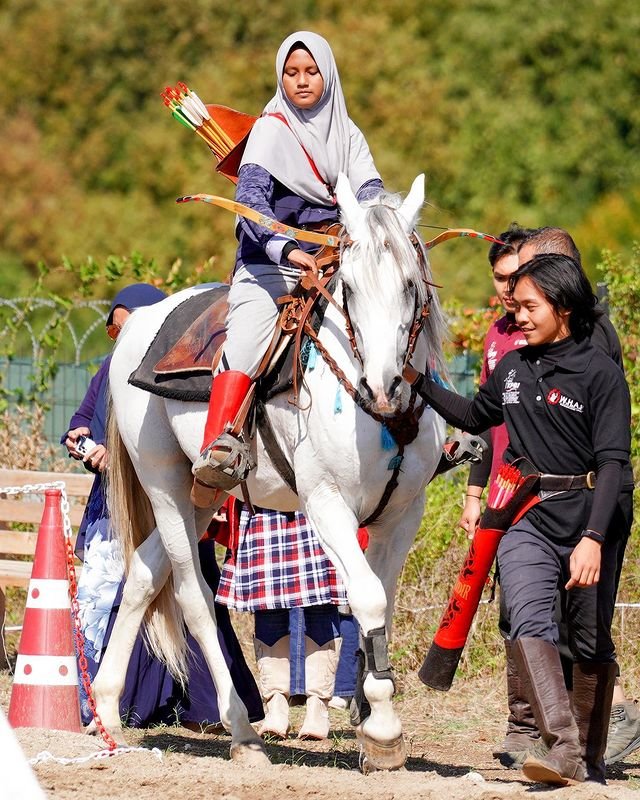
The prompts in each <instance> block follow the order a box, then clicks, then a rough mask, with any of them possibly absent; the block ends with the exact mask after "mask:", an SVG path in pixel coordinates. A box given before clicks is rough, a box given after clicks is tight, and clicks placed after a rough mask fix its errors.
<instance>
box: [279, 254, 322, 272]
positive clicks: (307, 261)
mask: <svg viewBox="0 0 640 800" xmlns="http://www.w3.org/2000/svg"><path fill="white" fill-rule="evenodd" d="M287 260H288V261H290V262H291V263H292V264H295V265H296V267H300V269H304V270H308V271H309V272H313V274H314V275H317V274H318V265H317V264H316V260H315V258H314V257H313V256H312V255H311V254H310V253H305V251H304V250H300V249H299V248H298V249H297V250H292V251H291V252H290V253H289V255H288V256H287Z"/></svg>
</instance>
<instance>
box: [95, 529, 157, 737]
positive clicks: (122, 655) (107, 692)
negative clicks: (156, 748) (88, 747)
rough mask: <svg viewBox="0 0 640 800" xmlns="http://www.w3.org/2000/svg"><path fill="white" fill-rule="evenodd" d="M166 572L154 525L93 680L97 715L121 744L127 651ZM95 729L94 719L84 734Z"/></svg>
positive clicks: (131, 574) (140, 551)
mask: <svg viewBox="0 0 640 800" xmlns="http://www.w3.org/2000/svg"><path fill="white" fill-rule="evenodd" d="M170 573H171V562H170V561H169V558H168V556H167V554H166V551H165V549H164V547H163V546H162V541H161V540H160V534H159V532H158V529H157V528H156V529H155V530H154V531H153V533H152V534H151V535H150V536H149V537H148V538H147V539H146V540H145V541H144V542H143V543H142V544H141V545H140V546H139V547H138V549H137V550H136V552H135V554H134V556H133V559H132V561H131V564H130V568H129V575H128V577H127V580H126V582H125V585H124V591H123V594H122V602H121V603H120V608H119V610H118V614H117V616H116V620H115V623H114V626H113V630H112V632H111V637H110V638H109V643H108V645H107V649H106V652H105V653H104V655H103V657H102V661H101V663H100V669H99V670H98V674H97V676H96V678H95V680H94V682H93V696H94V699H95V701H96V711H97V712H98V716H99V717H100V720H101V722H102V724H103V725H104V727H105V728H106V730H107V731H108V733H109V734H110V735H111V736H112V737H113V738H114V739H115V740H116V741H118V742H120V743H125V742H124V738H123V736H122V728H121V720H120V697H121V695H122V692H123V690H124V684H125V679H126V675H127V667H128V666H129V659H130V657H131V652H132V651H133V646H134V644H135V641H136V637H137V635H138V632H139V630H140V627H141V625H142V620H143V618H144V615H145V612H146V610H147V608H148V607H149V604H150V603H151V602H152V600H153V599H154V598H155V596H156V595H157V594H158V592H159V591H160V589H161V588H162V587H163V586H164V584H165V583H166V581H167V578H168V577H169V574H170ZM98 732H99V731H98V729H97V726H96V722H95V720H94V721H93V722H92V723H91V724H90V725H89V727H88V728H87V733H98Z"/></svg>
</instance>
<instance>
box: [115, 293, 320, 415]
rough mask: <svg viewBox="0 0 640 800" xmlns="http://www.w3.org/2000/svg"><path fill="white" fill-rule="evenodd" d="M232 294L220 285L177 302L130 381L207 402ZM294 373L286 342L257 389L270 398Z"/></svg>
mask: <svg viewBox="0 0 640 800" xmlns="http://www.w3.org/2000/svg"><path fill="white" fill-rule="evenodd" d="M228 294H229V286H228V285H227V284H218V285H217V286H214V287H213V288H211V289H206V290H205V291H202V292H198V294H195V295H192V296H191V297H188V298H187V299H186V300H185V301H184V302H182V303H181V304H180V305H179V306H176V308H174V309H173V310H172V311H171V313H170V314H168V315H167V318H166V319H165V321H164V322H163V323H162V326H161V328H160V330H159V331H158V333H157V334H156V336H155V338H154V339H153V341H152V342H151V344H150V345H149V348H148V349H147V352H146V353H145V355H144V357H143V359H142V361H141V363H140V366H139V367H137V369H135V370H134V371H133V372H132V373H131V375H130V376H129V383H130V384H132V385H133V386H137V387H138V388H139V389H143V390H144V391H147V392H150V393H151V394H156V395H159V396H160V397H166V398H170V399H173V400H183V401H194V402H202V403H206V402H207V401H208V400H209V395H210V394H211V365H212V362H213V359H214V357H215V356H216V353H218V351H219V350H220V347H221V346H222V344H223V343H224V341H225V338H226V336H225V330H224V324H225V318H226V314H227V308H228ZM316 325H317V326H318V327H319V319H318V321H317V322H316ZM305 360H306V359H305V358H304V356H303V361H305ZM292 376H293V350H292V348H291V347H288V348H286V349H285V350H284V351H283V352H282V353H281V355H280V356H279V357H278V358H277V359H275V363H274V364H272V366H271V368H270V371H269V375H268V376H263V377H262V378H261V379H260V385H259V392H258V393H259V394H260V395H261V396H262V397H263V399H265V400H266V399H268V398H269V397H273V396H274V395H276V394H279V393H280V392H284V391H287V390H288V389H289V388H290V387H291V384H292Z"/></svg>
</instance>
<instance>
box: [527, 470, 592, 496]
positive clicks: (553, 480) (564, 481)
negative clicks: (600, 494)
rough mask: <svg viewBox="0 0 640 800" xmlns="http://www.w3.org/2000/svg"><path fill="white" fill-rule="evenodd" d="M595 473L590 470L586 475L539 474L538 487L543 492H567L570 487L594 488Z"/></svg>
mask: <svg viewBox="0 0 640 800" xmlns="http://www.w3.org/2000/svg"><path fill="white" fill-rule="evenodd" d="M595 488H596V473H595V472H593V470H591V472H587V473H586V475H549V474H546V473H541V474H540V489H541V490H542V491H544V492H568V491H571V489H595Z"/></svg>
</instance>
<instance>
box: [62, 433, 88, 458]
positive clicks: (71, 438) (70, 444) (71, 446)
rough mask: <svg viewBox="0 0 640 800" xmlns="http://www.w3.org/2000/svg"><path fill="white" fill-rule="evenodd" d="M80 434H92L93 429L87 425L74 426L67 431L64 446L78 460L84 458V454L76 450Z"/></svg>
mask: <svg viewBox="0 0 640 800" xmlns="http://www.w3.org/2000/svg"><path fill="white" fill-rule="evenodd" d="M80 436H91V431H90V430H89V428H87V427H86V426H82V427H80V428H73V429H72V430H70V431H69V432H68V433H67V438H66V439H65V440H64V446H65V447H66V448H67V450H68V451H69V455H70V456H71V457H72V458H75V459H77V460H78V461H82V459H83V458H84V456H82V455H81V454H80V453H78V452H76V444H77V443H78V439H79V438H80Z"/></svg>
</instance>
